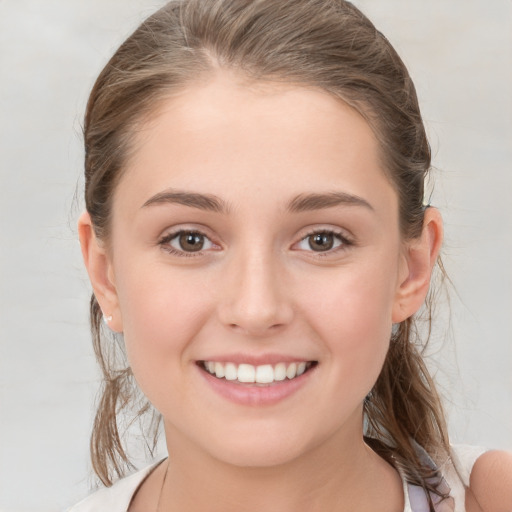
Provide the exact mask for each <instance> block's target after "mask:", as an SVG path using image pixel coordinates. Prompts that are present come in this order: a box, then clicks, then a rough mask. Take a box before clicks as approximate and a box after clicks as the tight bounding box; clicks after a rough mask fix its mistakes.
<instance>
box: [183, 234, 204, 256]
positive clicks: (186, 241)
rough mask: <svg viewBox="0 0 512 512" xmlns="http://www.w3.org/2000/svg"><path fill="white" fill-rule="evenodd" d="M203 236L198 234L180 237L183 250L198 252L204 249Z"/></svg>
mask: <svg viewBox="0 0 512 512" xmlns="http://www.w3.org/2000/svg"><path fill="white" fill-rule="evenodd" d="M203 238H204V237H203V235H200V234H198V233H183V234H182V235H181V236H180V245H181V248H182V249H184V250H185V251H189V252H196V251H200V250H201V249H202V248H203V243H204V240H203Z"/></svg>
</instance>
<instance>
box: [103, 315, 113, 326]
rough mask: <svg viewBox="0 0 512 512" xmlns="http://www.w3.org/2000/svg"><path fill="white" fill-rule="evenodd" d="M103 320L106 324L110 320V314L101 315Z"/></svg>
mask: <svg viewBox="0 0 512 512" xmlns="http://www.w3.org/2000/svg"><path fill="white" fill-rule="evenodd" d="M103 322H104V323H105V325H108V324H109V322H112V315H109V316H107V315H105V314H104V315H103Z"/></svg>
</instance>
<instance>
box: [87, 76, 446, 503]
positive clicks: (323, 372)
mask: <svg viewBox="0 0 512 512" xmlns="http://www.w3.org/2000/svg"><path fill="white" fill-rule="evenodd" d="M136 144H137V146H136V148H137V149H136V151H135V154H134V157H133V158H132V159H131V160H130V161H129V162H128V165H127V168H126V169H125V172H124V175H123V177H122V179H121V181H120V183H119V185H118V188H117V190H116V191H115V195H114V200H113V214H112V231H111V233H112V234H111V239H110V240H109V241H108V244H106V243H104V242H103V241H99V240H97V239H96V238H95V236H94V233H93V230H92V227H91V221H90V218H89V217H88V215H87V214H84V215H83V216H82V218H81V219H80V223H79V233H80V239H81V243H82V250H83V254H84V260H85V263H86V266H87V268H88V271H89V275H90V278H91V282H92V285H93V288H94V292H95V294H96V297H97V299H98V301H99V303H100V306H101V308H102V310H103V311H104V313H105V314H106V315H112V321H111V322H110V323H109V325H110V327H111V328H112V329H113V330H115V331H118V332H123V334H124V340H125V343H126V348H127V352H128V357H129V360H130V364H131V366H132V369H133V372H134V375H135V377H136V379H137V382H138V384H139V386H140V387H141V389H142V390H143V392H144V393H145V394H146V395H147V396H148V398H149V399H150V400H151V402H152V403H153V404H154V405H155V407H156V408H157V409H158V410H159V411H160V412H161V413H162V415H163V418H164V425H165V433H166V440H167V445H168V449H169V453H170V454H171V457H170V459H169V463H168V465H167V463H165V464H163V465H161V466H159V468H157V470H156V471H154V472H153V473H152V475H151V476H150V477H149V478H148V479H147V480H146V481H145V482H144V484H143V485H142V487H141V489H140V490H139V492H138V493H137V495H136V497H135V498H134V500H133V503H132V505H131V508H130V510H131V511H132V512H137V511H142V510H155V509H156V508H157V501H158V496H159V494H160V489H161V488H162V496H161V503H160V508H161V510H183V511H188V510H190V511H192V510H194V511H209V512H211V511H217V510H218V511H221V510H222V511H223V512H226V511H231V510H233V511H238V512H239V511H241V510H244V511H252V510H259V509H266V510H272V511H276V512H288V511H292V510H293V511H294V512H297V511H299V512H300V511H320V510H322V511H325V510H350V511H355V512H357V511H367V510H380V511H384V512H386V511H389V512H392V511H394V512H396V511H398V510H402V509H403V492H402V486H401V481H400V478H399V476H398V474H397V472H396V471H395V470H394V469H393V468H392V467H391V466H389V465H388V464H387V463H386V462H384V461H383V460H382V459H380V457H378V456H377V455H376V454H375V453H374V452H373V451H372V450H370V449H369V448H368V447H367V446H366V445H365V443H364V442H363V424H362V402H363V400H364V397H365V396H366V394H367V393H368V392H369V391H370V389H371V388H372V386H373V384H374V382H375V380H376V379H377V377H378V375H379V372H380V370H381V368H382V364H383V361H384V358H385V355H386V352H387V349H388V346H389V339H390V332H391V328H392V324H393V323H396V322H400V321H402V320H404V319H405V318H407V317H409V316H411V315H412V314H414V313H415V312H416V311H417V310H418V309H419V307H420V306H421V304H422V302H423V300H424V298H425V295H426V293H427V291H428V286H429V282H430V274H431V270H432V267H433V265H434V264H435V261H436V258H437V255H438V251H439V248H440V245H441V240H442V221H441V218H440V215H439V213H438V212H437V210H435V209H434V208H429V209H428V210H427V211H426V214H425V220H424V227H423V232H422V235H421V236H420V237H418V238H417V239H414V240H403V239H402V236H401V234H400V231H399V221H398V200H397V195H396V192H395V190H394V188H393V186H392V185H391V184H390V182H389V181H388V179H387V178H386V176H385V174H384V172H383V169H382V168H381V164H380V158H379V146H378V143H377V141H376V139H375V136H374V134H373V132H372V130H371V129H370V127H369V125H368V124H367V123H366V122H365V120H364V119H363V118H362V117H361V116H360V115H359V114H358V113H357V112H355V111H354V110H353V109H351V108H350V107H348V106H347V105H345V104H344V103H342V102H340V101H339V100H335V99H334V98H332V97H331V96H329V95H327V94H326V93H324V92H321V91H318V90H311V89H305V88H298V87H291V86H290V87H285V86H282V85H280V86H276V85H266V86H261V85H258V86H257V87H256V86H249V85H248V84H246V83H245V84H244V83H241V82H240V80H238V78H237V77H236V76H234V75H231V74H228V73H226V72H219V73H217V74H216V75H215V76H213V77H212V79H211V80H210V81H208V82H207V83H202V84H198V85H197V86H195V87H189V88H188V89H186V90H185V91H183V92H182V93H181V94H179V95H177V96H175V97H173V98H171V99H169V100H168V101H167V102H166V103H165V104H164V105H161V106H160V108H159V110H158V112H157V113H156V114H155V116H154V117H153V118H152V119H151V120H150V121H148V122H147V123H146V124H145V125H144V126H143V127H142V129H141V130H140V132H139V133H138V135H137V141H136ZM169 191H172V192H173V193H175V192H176V191H187V192H193V193H196V194H208V195H210V196H212V195H213V196H215V197H216V198H218V199H219V200H220V201H221V202H222V204H223V206H224V211H222V212H220V211H205V210H204V209H202V208H197V207H192V206H187V205H184V204H176V203H174V202H173V203H171V202H168V201H161V200H157V199H158V198H160V199H161V197H162V196H161V194H162V193H169ZM332 192H336V193H342V194H345V195H350V196H351V197H356V198H359V199H360V200H362V201H364V203H366V204H363V202H362V201H352V202H347V201H343V202H341V203H340V204H337V205H335V206H330V207H322V208H315V209H312V210H308V211H300V212H297V211H291V210H290V208H289V206H290V202H292V201H293V199H294V198H296V197H298V196H303V195H304V194H310V193H318V194H327V193H332ZM344 197H345V199H346V196H344ZM155 198H156V199H155ZM148 202H149V203H150V204H148ZM177 229H178V230H179V229H184V230H187V229H188V230H196V231H200V232H202V233H204V235H205V236H206V237H207V239H205V240H207V241H206V245H205V248H204V249H203V250H202V251H200V252H199V253H194V254H195V255H193V256H183V255H178V254H179V253H178V254H176V253H172V252H170V251H172V250H174V251H176V250H177V248H179V245H178V244H177V240H176V239H173V241H172V242H169V236H167V235H170V234H171V233H175V232H176V230H177ZM312 229H313V230H316V231H322V232H324V233H329V232H335V233H336V237H337V236H341V237H342V238H341V239H339V238H336V237H334V238H333V240H335V241H336V247H335V248H334V249H332V250H329V251H326V252H319V251H315V250H313V249H312V247H311V246H310V245H309V242H310V241H311V238H308V236H309V235H310V234H311V230H312ZM329 236H331V235H329ZM166 237H167V241H166V242H165V243H162V240H163V239H164V238H166ZM170 245H171V247H170ZM178 250H181V251H182V252H183V249H178ZM276 353H279V354H287V355H290V356H293V357H296V358H297V359H298V360H306V361H317V362H318V364H317V366H316V367H315V368H314V370H313V371H311V373H310V374H309V375H308V376H307V380H306V381H305V384H304V385H303V386H302V387H301V388H300V389H299V390H297V391H296V392H295V393H294V394H292V395H291V396H289V397H287V398H286V399H284V400H281V401H280V402H278V403H277V404H274V405H264V406H257V405H254V404H247V405H240V404H234V403H232V402H231V401H229V400H226V399H225V398H224V397H221V396H219V395H218V394H217V393H215V392H214V391H212V389H211V388H210V387H209V385H207V384H206V383H205V380H204V378H203V376H202V375H201V372H202V370H200V369H199V368H198V366H197V364H196V363H197V361H198V360H212V359H215V358H216V357H218V356H219V355H221V354H222V355H224V354H238V355H240V354H241V355H242V356H244V355H245V356H259V355H262V354H264V355H268V354H276ZM165 472H167V478H166V480H165V485H164V486H163V487H162V482H163V479H164V474H165Z"/></svg>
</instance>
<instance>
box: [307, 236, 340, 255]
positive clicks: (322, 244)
mask: <svg viewBox="0 0 512 512" xmlns="http://www.w3.org/2000/svg"><path fill="white" fill-rule="evenodd" d="M333 245H334V240H333V236H332V235H330V234H328V233H317V234H316V235H313V236H311V237H310V239H309V246H310V247H311V249H313V250H314V251H328V250H329V249H332V246H333Z"/></svg>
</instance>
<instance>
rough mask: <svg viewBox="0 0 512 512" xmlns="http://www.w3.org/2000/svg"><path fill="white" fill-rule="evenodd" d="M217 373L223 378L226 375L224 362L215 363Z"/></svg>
mask: <svg viewBox="0 0 512 512" xmlns="http://www.w3.org/2000/svg"><path fill="white" fill-rule="evenodd" d="M215 375H216V376H217V377H218V378H219V379H221V378H222V377H224V375H225V372H224V365H223V364H222V363H215Z"/></svg>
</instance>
